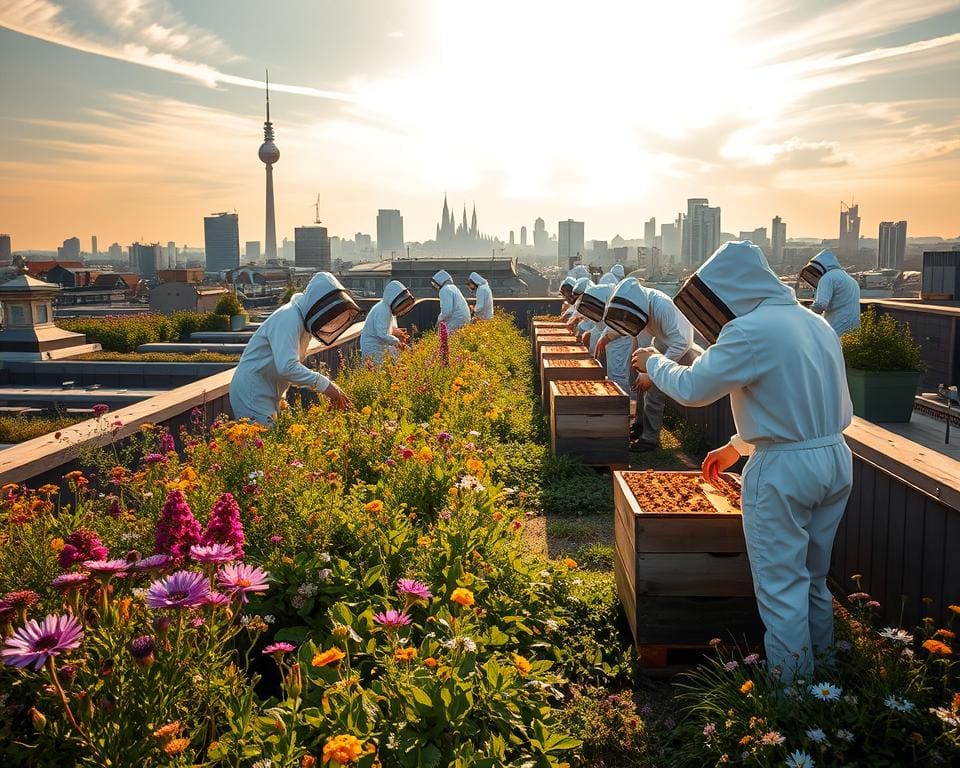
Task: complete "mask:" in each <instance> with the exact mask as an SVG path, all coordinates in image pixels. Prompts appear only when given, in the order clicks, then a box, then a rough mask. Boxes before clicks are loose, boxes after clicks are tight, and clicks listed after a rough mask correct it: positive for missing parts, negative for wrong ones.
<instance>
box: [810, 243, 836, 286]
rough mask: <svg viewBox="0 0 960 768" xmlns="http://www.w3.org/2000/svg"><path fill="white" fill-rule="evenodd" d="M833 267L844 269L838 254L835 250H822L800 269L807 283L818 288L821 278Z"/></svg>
mask: <svg viewBox="0 0 960 768" xmlns="http://www.w3.org/2000/svg"><path fill="white" fill-rule="evenodd" d="M831 269H842V267H841V266H840V262H839V261H838V260H837V257H836V255H835V254H834V252H833V251H826V250H825V251H820V253H818V254H817V255H816V256H814V257H813V258H812V259H810V261H809V262H808V263H807V265H806V266H805V267H804V268H803V269H801V270H800V277H801V278H803V281H804V282H805V283H808V284H809V285H811V286H813V287H814V288H816V287H817V285H818V284H819V282H820V278H821V277H823V276H824V275H825V274H827V272H829V271H830V270H831Z"/></svg>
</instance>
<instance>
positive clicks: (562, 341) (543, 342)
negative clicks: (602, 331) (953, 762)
mask: <svg viewBox="0 0 960 768" xmlns="http://www.w3.org/2000/svg"><path fill="white" fill-rule="evenodd" d="M576 343H577V337H576V336H574V335H573V334H572V333H568V334H564V335H562V336H559V335H558V336H542V337H539V338H536V339H534V342H533V359H534V362H539V360H540V350H542V349H543V348H544V347H552V346H554V345H562V346H566V347H569V346H571V345H573V344H576Z"/></svg>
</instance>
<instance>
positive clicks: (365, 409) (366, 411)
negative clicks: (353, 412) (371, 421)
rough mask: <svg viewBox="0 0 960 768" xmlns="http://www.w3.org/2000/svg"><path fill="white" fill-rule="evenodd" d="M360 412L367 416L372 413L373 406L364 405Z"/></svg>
mask: <svg viewBox="0 0 960 768" xmlns="http://www.w3.org/2000/svg"><path fill="white" fill-rule="evenodd" d="M360 413H362V414H363V415H364V416H369V415H370V414H371V413H373V408H371V407H370V406H369V405H365V406H363V408H361V409H360Z"/></svg>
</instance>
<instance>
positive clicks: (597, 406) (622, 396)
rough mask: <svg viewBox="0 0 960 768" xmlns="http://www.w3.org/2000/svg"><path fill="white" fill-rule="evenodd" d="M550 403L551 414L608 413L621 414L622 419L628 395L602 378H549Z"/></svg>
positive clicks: (627, 414) (624, 414) (627, 411)
mask: <svg viewBox="0 0 960 768" xmlns="http://www.w3.org/2000/svg"><path fill="white" fill-rule="evenodd" d="M544 362H547V361H544ZM594 362H596V361H594ZM550 403H551V406H550V407H551V409H552V411H553V413H554V414H574V413H576V414H588V415H596V416H600V415H603V414H608V413H612V414H620V413H622V414H623V417H624V419H626V418H628V416H629V413H630V398H629V397H627V395H626V393H625V392H624V391H623V390H622V389H620V387H619V386H618V385H617V384H615V383H614V382H612V381H607V380H606V379H604V380H600V381H567V380H564V379H561V380H560V381H551V382H550Z"/></svg>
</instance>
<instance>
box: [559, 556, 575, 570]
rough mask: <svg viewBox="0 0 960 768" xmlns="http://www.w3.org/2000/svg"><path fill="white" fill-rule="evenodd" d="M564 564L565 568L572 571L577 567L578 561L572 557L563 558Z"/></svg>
mask: <svg viewBox="0 0 960 768" xmlns="http://www.w3.org/2000/svg"><path fill="white" fill-rule="evenodd" d="M562 562H563V564H564V565H565V566H567V568H570V569H571V570H573V569H574V568H576V567H577V561H576V560H574V559H573V558H572V557H565V558H563V560H562Z"/></svg>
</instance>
